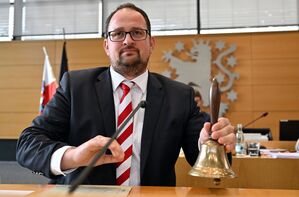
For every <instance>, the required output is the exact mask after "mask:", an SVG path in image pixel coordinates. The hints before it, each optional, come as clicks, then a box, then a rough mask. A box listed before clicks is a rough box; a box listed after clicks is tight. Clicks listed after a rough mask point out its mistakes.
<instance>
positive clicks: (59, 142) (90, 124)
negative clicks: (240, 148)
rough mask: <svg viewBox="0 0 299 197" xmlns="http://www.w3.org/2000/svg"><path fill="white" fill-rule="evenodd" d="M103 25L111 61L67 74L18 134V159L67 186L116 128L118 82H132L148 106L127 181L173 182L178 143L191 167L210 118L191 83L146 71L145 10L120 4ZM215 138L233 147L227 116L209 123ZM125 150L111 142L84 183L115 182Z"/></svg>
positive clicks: (150, 41) (150, 42)
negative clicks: (201, 108) (206, 119)
mask: <svg viewBox="0 0 299 197" xmlns="http://www.w3.org/2000/svg"><path fill="white" fill-rule="evenodd" d="M105 30H106V39H105V41H104V49H105V51H106V53H107V55H108V56H109V58H110V62H111V66H110V67H109V68H95V69H87V70H81V71H70V72H68V73H66V74H65V75H64V77H63V79H62V80H61V83H60V87H59V88H58V89H57V92H56V94H55V96H54V97H53V99H52V100H51V101H50V102H49V103H48V105H47V106H46V107H45V109H44V112H43V114H42V115H40V116H38V117H36V118H35V119H34V120H33V123H32V125H31V126H30V127H28V128H26V129H25V130H24V131H23V132H22V134H21V136H20V138H19V140H18V144H17V160H18V162H19V163H20V164H21V165H22V166H24V167H27V168H30V169H31V170H33V171H34V172H36V173H39V174H42V175H44V176H46V177H48V178H50V179H51V183H56V184H70V183H71V182H72V181H73V180H74V179H75V178H76V177H77V176H78V174H80V172H81V171H82V168H83V167H84V166H86V165H88V163H89V161H90V160H91V159H92V158H93V156H94V155H95V153H96V152H98V151H99V150H100V149H101V148H102V147H103V146H104V145H105V143H106V142H107V141H108V140H109V137H110V136H112V135H113V133H114V131H115V130H116V125H117V121H118V120H117V116H118V114H117V112H118V110H119V108H120V107H118V104H119V102H120V100H121V98H120V97H121V96H120V95H121V90H120V84H122V83H123V82H124V81H130V82H132V84H133V86H132V88H131V93H132V104H133V108H134V107H136V105H137V104H138V103H139V102H140V101H141V100H146V102H147V106H146V109H140V110H139V111H138V113H137V114H136V115H135V116H134V120H133V122H134V126H133V134H132V135H133V137H132V138H133V142H132V143H133V150H132V156H131V161H130V163H131V164H130V165H131V169H130V171H129V174H130V178H129V180H128V181H127V182H126V184H127V185H161V186H162V185H168V186H174V185H175V183H176V181H175V162H176V160H177V158H178V155H179V152H180V148H181V147H182V148H183V150H184V153H185V156H186V159H187V161H188V162H189V163H190V165H193V164H194V163H195V161H196V158H197V156H198V152H199V151H198V143H199V142H203V141H204V140H206V139H207V137H208V132H207V131H208V130H209V129H210V123H205V122H204V118H203V115H202V113H200V112H199V110H198V108H197V107H196V103H195V102H194V99H193V98H194V91H193V90H192V88H191V87H189V86H187V85H184V84H182V83H179V82H176V81H173V80H170V79H168V78H166V77H163V76H161V75H159V74H155V73H151V72H149V71H148V69H147V63H148V60H149V57H150V54H151V53H152V50H153V48H154V46H155V40H154V38H153V37H152V36H151V27H150V22H149V19H148V17H147V15H146V13H145V12H144V11H143V10H141V9H139V8H137V7H135V6H134V5H133V4H123V5H121V6H120V7H118V8H117V9H116V10H115V11H114V12H113V13H111V15H110V16H109V17H108V18H107V21H106V28H105ZM212 138H214V139H216V140H218V142H220V143H222V144H225V147H226V149H227V151H230V150H232V149H233V148H234V143H235V135H234V132H233V126H232V125H231V124H230V122H229V120H228V119H226V118H220V119H219V121H218V123H216V124H214V125H213V127H212ZM126 154H127V153H126V151H123V150H122V147H121V146H120V144H119V143H118V142H117V141H114V142H113V143H112V144H111V146H110V147H109V152H107V153H106V154H105V155H104V156H103V157H102V158H101V159H99V161H98V162H97V164H96V167H94V169H93V172H92V173H91V174H90V175H89V176H88V177H87V179H86V180H85V181H84V184H116V168H117V167H118V165H116V164H115V163H116V162H122V161H123V160H125V159H127V158H126Z"/></svg>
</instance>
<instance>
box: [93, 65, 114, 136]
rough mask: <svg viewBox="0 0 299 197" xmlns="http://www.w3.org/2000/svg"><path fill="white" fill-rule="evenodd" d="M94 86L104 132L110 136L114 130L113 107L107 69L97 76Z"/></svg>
mask: <svg viewBox="0 0 299 197" xmlns="http://www.w3.org/2000/svg"><path fill="white" fill-rule="evenodd" d="M95 87H96V93H97V96H98V102H99V105H100V110H101V112H102V114H103V119H104V120H103V122H104V127H105V131H106V134H107V136H112V135H113V133H114V132H115V109H114V98H113V92H112V83H111V76H110V71H109V69H107V70H105V71H104V72H102V73H101V74H100V75H99V76H98V78H97V82H96V83H95Z"/></svg>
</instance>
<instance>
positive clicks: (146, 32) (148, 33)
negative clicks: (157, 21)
mask: <svg viewBox="0 0 299 197" xmlns="http://www.w3.org/2000/svg"><path fill="white" fill-rule="evenodd" d="M136 30H142V31H145V38H142V39H141V40H136V39H135V38H133V36H132V35H131V33H132V32H133V31H136ZM112 32H123V33H125V36H124V38H123V39H122V40H118V41H113V40H112V39H111V36H110V34H111V33H112ZM127 34H129V35H130V37H131V39H132V40H134V41H142V40H145V39H146V38H147V36H148V35H149V36H151V35H150V32H149V30H147V29H141V28H140V29H134V30H131V31H117V30H113V31H109V32H108V33H106V38H108V37H109V40H110V41H111V42H123V41H124V40H125V39H126V37H127Z"/></svg>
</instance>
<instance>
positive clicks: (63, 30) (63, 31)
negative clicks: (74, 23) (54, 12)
mask: <svg viewBox="0 0 299 197" xmlns="http://www.w3.org/2000/svg"><path fill="white" fill-rule="evenodd" d="M62 33H63V41H64V42H65V29H64V27H63V28H62Z"/></svg>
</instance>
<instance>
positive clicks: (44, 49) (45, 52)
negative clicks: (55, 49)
mask: <svg viewBox="0 0 299 197" xmlns="http://www.w3.org/2000/svg"><path fill="white" fill-rule="evenodd" d="M43 51H44V54H45V56H48V54H47V50H46V47H44V46H43Z"/></svg>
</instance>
